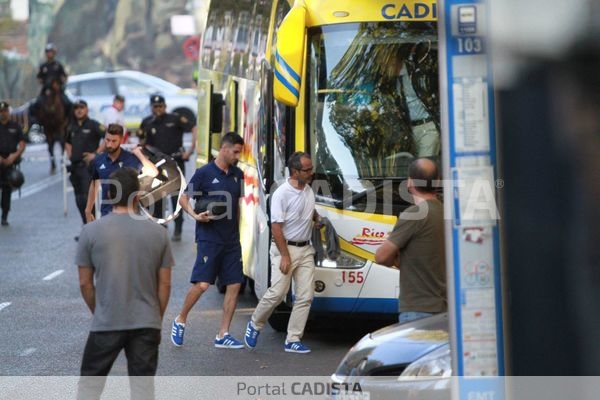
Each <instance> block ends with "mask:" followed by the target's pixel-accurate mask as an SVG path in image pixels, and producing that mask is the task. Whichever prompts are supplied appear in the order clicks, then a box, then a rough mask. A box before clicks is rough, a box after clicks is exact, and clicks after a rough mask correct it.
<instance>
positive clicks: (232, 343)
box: [215, 333, 244, 349]
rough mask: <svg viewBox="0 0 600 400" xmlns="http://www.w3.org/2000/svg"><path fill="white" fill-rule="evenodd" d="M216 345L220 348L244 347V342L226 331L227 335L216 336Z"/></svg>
mask: <svg viewBox="0 0 600 400" xmlns="http://www.w3.org/2000/svg"><path fill="white" fill-rule="evenodd" d="M215 347H217V348H219V349H243V348H244V344H243V343H242V342H240V341H239V340H237V339H236V338H234V337H233V336H231V335H230V334H229V333H225V336H223V337H222V338H221V339H219V337H218V336H217V337H216V338H215Z"/></svg>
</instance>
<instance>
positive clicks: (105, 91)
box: [66, 70, 198, 131]
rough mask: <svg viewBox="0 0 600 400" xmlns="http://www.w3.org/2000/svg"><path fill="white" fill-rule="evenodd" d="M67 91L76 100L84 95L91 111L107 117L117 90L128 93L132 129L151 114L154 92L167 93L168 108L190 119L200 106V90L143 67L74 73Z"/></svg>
mask: <svg viewBox="0 0 600 400" xmlns="http://www.w3.org/2000/svg"><path fill="white" fill-rule="evenodd" d="M66 93H67V95H68V96H69V98H71V99H72V100H75V99H78V98H82V99H84V100H85V101H86V102H87V103H88V108H89V115H90V117H91V118H94V119H97V120H98V121H102V120H103V116H102V113H103V111H104V110H105V109H106V108H108V107H110V106H111V105H112V102H113V98H114V97H115V95H116V94H120V95H123V96H125V109H124V110H123V111H124V114H125V121H126V124H127V128H128V129H129V130H130V131H136V130H137V129H138V128H139V127H140V123H141V121H142V119H143V118H144V117H146V116H148V115H150V113H151V111H150V96H151V95H153V94H161V95H162V96H164V97H165V100H166V103H167V111H169V112H177V113H179V114H181V115H184V116H185V117H186V118H188V119H189V120H195V119H196V111H195V110H197V109H198V103H197V97H196V91H195V90H193V89H183V88H181V87H179V86H177V85H175V84H173V83H170V82H167V81H165V80H164V79H161V78H158V77H156V76H153V75H149V74H146V73H143V72H140V71H132V70H123V71H106V72H91V73H87V74H79V75H71V76H69V79H68V81H67V86H66Z"/></svg>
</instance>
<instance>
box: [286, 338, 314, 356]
mask: <svg viewBox="0 0 600 400" xmlns="http://www.w3.org/2000/svg"><path fill="white" fill-rule="evenodd" d="M283 347H284V349H285V351H287V352H288V353H300V354H306V353H310V349H309V348H308V347H307V346H305V345H303V344H302V342H288V341H287V340H286V341H285V345H284V346H283Z"/></svg>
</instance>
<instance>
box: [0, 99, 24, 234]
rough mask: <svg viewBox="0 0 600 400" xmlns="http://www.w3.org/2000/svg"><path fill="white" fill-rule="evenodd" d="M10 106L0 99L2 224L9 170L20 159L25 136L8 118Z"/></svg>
mask: <svg viewBox="0 0 600 400" xmlns="http://www.w3.org/2000/svg"><path fill="white" fill-rule="evenodd" d="M9 108H10V106H9V105H8V103H7V102H6V101H0V186H1V188H2V199H1V205H2V226H8V212H9V211H10V196H11V192H12V186H11V181H10V178H9V177H10V172H11V171H12V169H13V168H16V166H17V165H18V164H19V162H20V161H21V155H22V154H23V152H24V151H25V136H23V131H22V130H21V127H20V126H19V125H18V124H17V123H16V122H14V121H10V119H9V116H10V114H9Z"/></svg>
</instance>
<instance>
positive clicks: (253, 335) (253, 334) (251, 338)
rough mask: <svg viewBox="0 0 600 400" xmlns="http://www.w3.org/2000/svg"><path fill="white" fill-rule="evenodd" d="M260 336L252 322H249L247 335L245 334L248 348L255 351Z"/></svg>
mask: <svg viewBox="0 0 600 400" xmlns="http://www.w3.org/2000/svg"><path fill="white" fill-rule="evenodd" d="M258 335H260V331H258V330H257V329H255V328H254V324H252V321H248V325H246V333H245V334H244V343H246V347H247V348H249V349H250V350H254V348H255V347H256V340H257V339H258Z"/></svg>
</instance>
